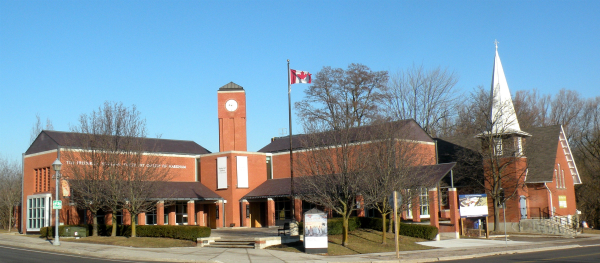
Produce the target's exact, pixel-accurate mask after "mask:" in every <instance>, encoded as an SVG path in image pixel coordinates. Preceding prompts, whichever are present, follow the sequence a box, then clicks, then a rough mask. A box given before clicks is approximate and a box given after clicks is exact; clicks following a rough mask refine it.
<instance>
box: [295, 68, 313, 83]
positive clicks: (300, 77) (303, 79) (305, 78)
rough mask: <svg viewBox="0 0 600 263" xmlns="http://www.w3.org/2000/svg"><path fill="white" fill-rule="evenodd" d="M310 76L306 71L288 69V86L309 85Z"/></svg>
mask: <svg viewBox="0 0 600 263" xmlns="http://www.w3.org/2000/svg"><path fill="white" fill-rule="evenodd" d="M311 80H312V74H310V73H308V71H300V70H295V69H290V84H298V83H309V84H310V83H311Z"/></svg>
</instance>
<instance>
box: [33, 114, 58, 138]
mask: <svg viewBox="0 0 600 263" xmlns="http://www.w3.org/2000/svg"><path fill="white" fill-rule="evenodd" d="M35 119H36V121H35V123H34V124H33V127H31V133H30V134H29V144H31V143H33V141H35V138H37V136H38V135H39V134H40V132H41V131H42V130H43V126H42V120H41V118H40V114H39V113H36V114H35ZM52 129H54V126H53V125H52V121H50V119H46V130H52Z"/></svg>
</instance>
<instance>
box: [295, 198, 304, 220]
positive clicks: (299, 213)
mask: <svg viewBox="0 0 600 263" xmlns="http://www.w3.org/2000/svg"><path fill="white" fill-rule="evenodd" d="M294 219H296V221H297V222H300V221H302V199H299V198H294Z"/></svg>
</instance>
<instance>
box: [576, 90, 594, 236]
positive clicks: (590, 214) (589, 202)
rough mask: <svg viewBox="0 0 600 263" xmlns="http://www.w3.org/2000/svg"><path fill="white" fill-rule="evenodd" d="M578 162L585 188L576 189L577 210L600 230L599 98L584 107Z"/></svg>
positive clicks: (588, 102)
mask: <svg viewBox="0 0 600 263" xmlns="http://www.w3.org/2000/svg"><path fill="white" fill-rule="evenodd" d="M581 123H582V124H583V126H582V127H581V130H580V131H579V132H578V134H579V135H578V136H577V141H578V143H577V147H576V148H575V149H576V151H575V158H576V159H577V166H578V168H579V172H580V174H581V180H582V181H583V184H581V185H579V186H578V187H577V191H576V192H575V193H576V194H577V207H578V208H579V209H581V211H582V215H583V219H584V220H588V221H589V222H590V223H591V225H593V226H595V227H596V228H598V227H600V97H596V98H593V99H589V100H588V101H587V103H586V104H585V107H584V110H583V113H582V120H581Z"/></svg>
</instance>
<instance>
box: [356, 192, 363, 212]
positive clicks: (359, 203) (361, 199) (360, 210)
mask: <svg viewBox="0 0 600 263" xmlns="http://www.w3.org/2000/svg"><path fill="white" fill-rule="evenodd" d="M356 204H357V205H358V207H359V208H358V210H356V215H357V216H358V217H365V199H364V198H363V196H362V195H359V196H357V197H356Z"/></svg>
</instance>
